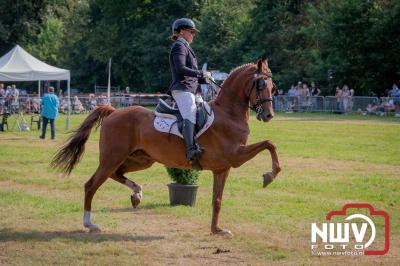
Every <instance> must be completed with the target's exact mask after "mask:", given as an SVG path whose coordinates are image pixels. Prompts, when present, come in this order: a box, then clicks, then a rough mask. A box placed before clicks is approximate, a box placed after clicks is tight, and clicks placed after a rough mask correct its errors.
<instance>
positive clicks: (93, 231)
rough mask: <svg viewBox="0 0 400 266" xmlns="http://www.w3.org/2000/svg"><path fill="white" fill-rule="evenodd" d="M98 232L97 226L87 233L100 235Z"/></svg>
mask: <svg viewBox="0 0 400 266" xmlns="http://www.w3.org/2000/svg"><path fill="white" fill-rule="evenodd" d="M100 232H101V230H100V228H99V227H97V226H96V227H93V228H90V229H89V233H100Z"/></svg>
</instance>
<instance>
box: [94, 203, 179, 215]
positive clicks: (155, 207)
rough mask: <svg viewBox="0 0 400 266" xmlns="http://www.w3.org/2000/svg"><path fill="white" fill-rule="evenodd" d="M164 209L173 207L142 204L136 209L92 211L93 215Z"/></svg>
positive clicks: (164, 204) (161, 204)
mask: <svg viewBox="0 0 400 266" xmlns="http://www.w3.org/2000/svg"><path fill="white" fill-rule="evenodd" d="M163 207H171V206H170V205H169V204H168V203H147V204H140V205H139V206H138V207H137V208H136V209H134V208H102V209H100V210H98V211H92V212H93V213H96V212H111V213H113V212H115V213H118V212H135V211H140V210H141V209H144V210H151V209H157V208H163Z"/></svg>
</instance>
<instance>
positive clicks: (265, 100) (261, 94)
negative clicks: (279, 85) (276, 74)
mask: <svg viewBox="0 0 400 266" xmlns="http://www.w3.org/2000/svg"><path fill="white" fill-rule="evenodd" d="M275 90H276V87H275V84H274V83H273V82H272V72H271V70H270V69H269V67H268V62H267V60H266V59H260V60H258V61H257V71H256V72H255V73H254V79H253V83H252V87H251V89H250V93H249V102H250V108H251V109H252V110H253V111H254V112H256V117H257V119H258V120H262V121H264V122H268V121H269V120H271V119H272V118H273V117H274V109H273V105H272V101H273V97H272V96H273V95H274V93H275Z"/></svg>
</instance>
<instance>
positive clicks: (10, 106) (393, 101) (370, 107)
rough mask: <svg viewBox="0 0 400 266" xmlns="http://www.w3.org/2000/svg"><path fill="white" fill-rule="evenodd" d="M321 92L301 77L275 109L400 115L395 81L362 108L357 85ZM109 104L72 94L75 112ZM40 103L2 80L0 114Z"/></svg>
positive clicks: (63, 103)
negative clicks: (356, 97) (325, 94)
mask: <svg viewBox="0 0 400 266" xmlns="http://www.w3.org/2000/svg"><path fill="white" fill-rule="evenodd" d="M318 96H321V90H320V89H319V88H318V87H317V86H316V83H315V82H311V84H310V86H308V84H307V83H305V82H301V81H299V82H298V84H297V86H295V85H292V86H291V87H290V88H289V89H288V90H287V92H284V91H283V90H282V89H279V90H278V91H277V92H276V94H275V101H274V104H275V109H276V110H277V111H286V112H288V113H291V112H309V111H321V110H327V109H329V110H331V111H335V112H338V113H349V112H352V111H357V112H358V113H361V114H363V115H369V114H378V115H382V116H383V115H391V114H392V113H394V115H395V117H400V89H399V87H398V86H397V84H395V83H394V84H393V86H392V88H391V89H390V90H386V91H385V97H381V98H380V99H378V98H375V99H373V100H372V101H371V102H369V103H367V104H365V105H364V107H363V108H360V107H358V106H357V105H354V89H350V88H349V86H348V85H346V84H344V85H343V87H339V86H337V87H336V91H335V95H332V96H330V97H325V98H328V100H329V101H328V106H326V104H325V103H324V102H323V101H324V100H323V99H322V98H323V97H318ZM58 98H59V101H60V104H59V107H58V111H59V112H60V113H67V111H68V101H67V97H64V96H63V94H62V91H59V93H58ZM120 98H121V99H120V103H119V106H122V107H128V106H130V105H132V104H133V103H134V99H133V98H132V97H131V93H130V88H129V87H126V88H125V91H124V92H123V94H122V96H121V97H120ZM207 100H210V99H207ZM106 104H107V96H106V95H105V94H104V93H101V94H98V95H95V94H92V93H91V94H88V95H85V96H79V97H78V96H73V97H72V98H71V112H72V113H73V114H80V113H85V112H90V111H92V110H93V109H95V108H96V107H97V106H102V105H106ZM40 105H41V99H40V98H39V96H38V94H37V93H33V94H30V95H23V96H21V95H20V92H19V90H18V88H17V87H16V85H15V84H12V85H9V86H7V87H5V86H4V84H0V114H3V113H11V114H12V113H16V112H18V111H22V112H23V113H39V112H40ZM353 105H354V106H353ZM365 106H366V107H365ZM353 107H355V108H353Z"/></svg>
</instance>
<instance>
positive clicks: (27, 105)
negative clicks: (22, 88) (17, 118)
mask: <svg viewBox="0 0 400 266" xmlns="http://www.w3.org/2000/svg"><path fill="white" fill-rule="evenodd" d="M21 105H22V110H23V112H24V113H26V114H29V113H30V112H31V106H32V104H31V98H30V97H29V95H27V96H26V97H24V98H22V99H21Z"/></svg>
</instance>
